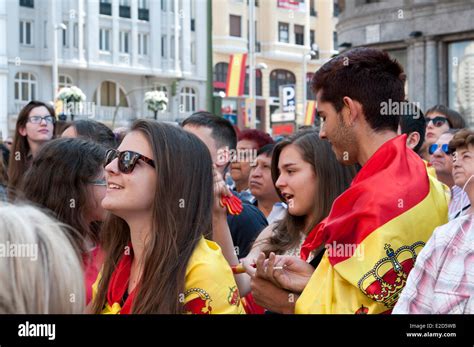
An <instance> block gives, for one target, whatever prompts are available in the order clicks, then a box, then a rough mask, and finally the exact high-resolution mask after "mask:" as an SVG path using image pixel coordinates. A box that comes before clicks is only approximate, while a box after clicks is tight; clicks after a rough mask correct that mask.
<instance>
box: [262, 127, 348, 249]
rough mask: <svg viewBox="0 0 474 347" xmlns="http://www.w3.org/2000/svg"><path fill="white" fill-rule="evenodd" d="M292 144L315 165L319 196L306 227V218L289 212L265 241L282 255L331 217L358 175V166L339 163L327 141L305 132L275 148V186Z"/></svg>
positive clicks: (307, 131) (280, 143)
mask: <svg viewBox="0 0 474 347" xmlns="http://www.w3.org/2000/svg"><path fill="white" fill-rule="evenodd" d="M291 144H293V145H295V146H296V147H297V148H298V150H299V152H300V153H301V155H302V157H303V160H304V161H306V162H307V163H309V164H311V166H312V168H313V171H314V173H315V175H316V179H317V186H318V188H317V191H318V194H319V195H318V196H315V197H314V201H313V215H314V219H313V220H312V221H311V223H308V224H309V225H307V226H306V227H305V224H306V223H305V222H306V216H292V215H290V214H289V213H287V214H286V216H285V217H284V218H283V219H282V220H280V221H278V223H277V224H276V226H275V228H274V230H273V235H272V236H271V237H270V238H269V239H268V240H263V242H265V243H266V245H265V247H264V248H265V250H264V251H265V252H266V253H270V252H275V253H277V254H282V253H284V252H285V251H287V250H289V249H291V248H294V247H297V246H298V244H299V242H300V241H301V233H304V234H305V235H306V234H308V233H309V232H310V231H311V229H313V228H314V227H315V226H316V224H318V223H319V222H321V221H322V220H323V219H324V218H325V217H326V216H327V215H328V214H329V211H330V210H331V206H332V203H333V202H334V200H335V199H336V198H337V197H338V196H339V195H340V194H341V193H342V192H344V191H345V190H346V189H347V188H348V187H349V185H350V183H351V182H352V179H353V178H354V176H355V175H356V170H355V167H354V166H343V165H342V164H340V163H339V162H338V161H337V159H336V156H335V155H334V152H333V151H332V149H331V145H330V144H329V143H328V142H327V141H325V140H321V139H320V138H319V136H318V134H317V133H316V132H315V131H314V130H304V131H301V132H298V133H296V134H295V135H293V136H291V137H289V138H288V139H285V140H282V141H281V142H279V143H278V144H277V145H276V146H275V149H274V150H273V156H272V164H271V170H272V179H273V183H274V184H275V183H276V181H277V180H278V177H279V176H280V170H279V169H278V162H279V160H280V154H281V151H282V150H283V148H285V147H286V146H288V145H291ZM276 190H277V193H278V195H279V196H280V198H281V199H282V200H283V197H282V196H281V193H280V191H279V189H278V188H276Z"/></svg>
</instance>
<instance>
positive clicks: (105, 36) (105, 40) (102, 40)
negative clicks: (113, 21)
mask: <svg viewBox="0 0 474 347" xmlns="http://www.w3.org/2000/svg"><path fill="white" fill-rule="evenodd" d="M99 49H100V50H101V51H104V52H110V30H109V29H100V30H99Z"/></svg>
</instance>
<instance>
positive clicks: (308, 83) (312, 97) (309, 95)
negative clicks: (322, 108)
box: [306, 72, 316, 100]
mask: <svg viewBox="0 0 474 347" xmlns="http://www.w3.org/2000/svg"><path fill="white" fill-rule="evenodd" d="M313 76H314V73H313V72H308V73H307V74H306V100H316V96H315V95H314V93H313V91H312V90H311V80H312V79H313Z"/></svg>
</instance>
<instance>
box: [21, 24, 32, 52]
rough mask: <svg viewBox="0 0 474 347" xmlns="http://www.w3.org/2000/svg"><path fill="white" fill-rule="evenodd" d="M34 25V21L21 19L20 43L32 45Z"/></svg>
mask: <svg viewBox="0 0 474 347" xmlns="http://www.w3.org/2000/svg"><path fill="white" fill-rule="evenodd" d="M32 27H33V22H29V21H23V20H22V21H20V44H22V45H27V46H31V45H32V44H33V40H32V37H31V28H32Z"/></svg>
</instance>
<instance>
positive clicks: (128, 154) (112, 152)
mask: <svg viewBox="0 0 474 347" xmlns="http://www.w3.org/2000/svg"><path fill="white" fill-rule="evenodd" d="M117 157H118V169H119V171H120V172H121V173H124V174H129V173H131V172H132V171H133V169H135V165H137V162H138V160H142V161H144V162H145V163H147V164H148V165H150V166H151V167H153V168H155V162H154V161H153V160H152V159H150V158H147V157H145V156H144V155H141V154H140V153H137V152H132V151H123V152H120V151H117V150H116V149H109V150H108V151H107V153H106V155H105V164H104V166H107V165H109V164H110V163H111V162H112V160H114V159H115V158H117Z"/></svg>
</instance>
